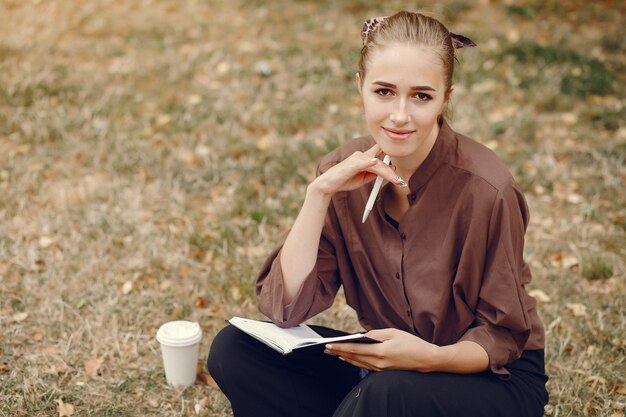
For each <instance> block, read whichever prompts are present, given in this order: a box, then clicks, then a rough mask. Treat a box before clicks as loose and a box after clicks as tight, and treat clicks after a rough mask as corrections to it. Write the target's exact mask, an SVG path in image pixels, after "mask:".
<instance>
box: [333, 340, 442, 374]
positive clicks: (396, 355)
mask: <svg viewBox="0 0 626 417" xmlns="http://www.w3.org/2000/svg"><path fill="white" fill-rule="evenodd" d="M366 336H368V337H370V338H372V339H376V340H380V341H382V343H373V344H366V343H333V344H330V345H326V353H328V354H330V355H337V356H339V359H342V360H344V361H346V362H348V363H350V364H352V365H354V366H358V367H360V368H365V369H369V370H372V371H381V370H384V369H406V370H415V371H420V372H429V371H432V370H433V364H434V362H435V358H436V355H437V353H438V351H439V347H438V346H437V345H433V344H432V343H428V342H426V341H425V340H423V339H420V338H419V337H417V336H415V335H413V334H411V333H407V332H405V331H402V330H398V329H380V330H371V331H369V332H367V334H366Z"/></svg>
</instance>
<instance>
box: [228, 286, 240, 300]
mask: <svg viewBox="0 0 626 417" xmlns="http://www.w3.org/2000/svg"><path fill="white" fill-rule="evenodd" d="M230 295H231V297H233V300H235V301H239V299H240V298H241V290H240V289H239V287H237V286H235V285H233V286H232V287H230Z"/></svg>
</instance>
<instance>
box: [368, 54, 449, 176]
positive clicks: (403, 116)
mask: <svg viewBox="0 0 626 417" xmlns="http://www.w3.org/2000/svg"><path fill="white" fill-rule="evenodd" d="M357 83H358V85H359V92H360V94H361V98H362V100H363V107H364V110H365V119H366V122H367V127H368V130H369V132H370V134H371V135H372V136H373V137H374V140H375V141H376V143H377V144H378V145H379V146H380V147H381V148H382V150H383V152H384V153H385V154H387V155H389V156H391V157H392V158H394V162H395V163H397V162H399V163H402V162H405V163H407V164H410V163H411V161H416V164H417V165H419V163H421V162H422V161H423V159H424V158H425V157H426V155H427V154H428V152H430V149H431V148H432V145H433V144H434V143H435V139H436V138H437V134H438V133H439V125H438V124H437V117H438V116H439V115H440V114H441V113H442V112H443V110H444V108H445V105H446V103H447V99H448V95H449V91H447V89H446V87H445V80H444V68H443V64H442V61H441V57H439V56H438V55H437V54H436V52H435V51H434V50H433V49H431V48H427V47H421V46H414V45H407V44H391V45H386V46H384V47H381V48H380V49H377V50H375V51H372V52H371V55H370V56H369V61H368V63H367V67H366V74H365V78H364V79H360V78H359V76H358V75H357Z"/></svg>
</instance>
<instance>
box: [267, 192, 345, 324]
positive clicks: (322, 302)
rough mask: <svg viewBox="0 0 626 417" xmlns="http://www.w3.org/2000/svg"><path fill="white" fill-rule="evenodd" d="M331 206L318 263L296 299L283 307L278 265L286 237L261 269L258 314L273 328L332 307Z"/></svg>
mask: <svg viewBox="0 0 626 417" xmlns="http://www.w3.org/2000/svg"><path fill="white" fill-rule="evenodd" d="M333 218H334V216H333V210H332V203H331V207H329V211H328V214H327V216H326V220H325V224H324V228H323V230H322V235H321V237H320V245H319V249H318V255H317V262H316V263H315V266H314V267H313V270H312V271H311V272H310V273H309V274H308V276H307V277H306V279H305V281H304V284H303V285H302V287H301V288H300V291H299V292H298V294H297V295H296V297H295V298H294V299H293V300H292V301H291V302H290V303H289V304H288V305H286V306H283V299H284V298H283V297H284V287H283V279H284V278H283V271H282V268H281V264H280V256H281V253H282V246H283V244H284V242H285V239H286V236H285V237H284V238H283V239H282V240H281V242H280V244H279V245H278V247H277V248H276V249H274V251H273V252H272V253H271V254H270V256H269V257H268V259H267V260H266V261H265V263H264V265H263V266H262V268H261V272H260V273H259V276H258V278H257V282H256V293H257V298H258V301H259V310H260V311H261V312H262V313H263V314H265V315H266V316H267V317H269V318H270V319H271V320H272V321H273V322H274V323H275V324H276V325H278V326H281V327H291V326H295V325H298V324H299V323H301V322H303V321H305V320H307V319H309V318H311V317H313V316H315V315H316V314H318V313H320V312H322V311H324V310H325V309H327V308H328V307H330V306H331V305H332V303H333V300H334V298H335V295H336V294H337V291H338V290H339V286H340V280H339V276H338V272H337V269H338V268H337V260H336V256H335V243H336V242H337V240H338V237H337V234H336V233H335V231H334V230H336V229H335V227H334V223H335V221H333Z"/></svg>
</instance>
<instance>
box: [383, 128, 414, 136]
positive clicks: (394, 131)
mask: <svg viewBox="0 0 626 417" xmlns="http://www.w3.org/2000/svg"><path fill="white" fill-rule="evenodd" d="M383 130H384V131H385V133H387V135H388V136H390V137H391V138H392V139H403V138H406V137H407V136H409V135H410V134H411V133H415V130H398V129H389V128H387V127H383Z"/></svg>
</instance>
